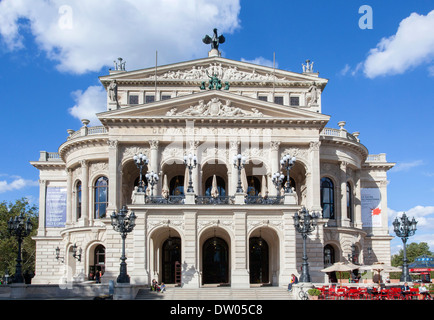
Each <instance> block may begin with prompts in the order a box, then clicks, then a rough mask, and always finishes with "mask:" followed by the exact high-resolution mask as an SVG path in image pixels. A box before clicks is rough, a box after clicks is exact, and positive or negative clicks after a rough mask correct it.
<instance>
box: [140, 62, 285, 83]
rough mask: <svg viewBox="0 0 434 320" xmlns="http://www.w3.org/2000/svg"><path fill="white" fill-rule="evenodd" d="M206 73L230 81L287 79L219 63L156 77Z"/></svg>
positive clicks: (184, 77) (193, 76)
mask: <svg viewBox="0 0 434 320" xmlns="http://www.w3.org/2000/svg"><path fill="white" fill-rule="evenodd" d="M208 74H215V75H216V76H217V77H218V78H219V79H222V80H232V81H243V80H250V81H255V80H256V81H273V80H277V81H279V80H281V81H283V80H287V79H286V78H285V77H283V78H277V77H275V76H274V75H273V74H270V73H266V74H259V73H257V72H256V70H255V69H253V70H252V71H250V72H246V71H242V70H239V69H238V67H236V66H222V64H221V63H214V64H210V65H209V66H208V67H206V66H193V67H192V68H190V69H187V70H177V71H173V70H170V71H167V72H165V73H163V74H161V75H158V76H157V78H158V79H167V80H194V79H208ZM153 79H155V75H152V76H149V77H148V78H146V79H145V80H153Z"/></svg>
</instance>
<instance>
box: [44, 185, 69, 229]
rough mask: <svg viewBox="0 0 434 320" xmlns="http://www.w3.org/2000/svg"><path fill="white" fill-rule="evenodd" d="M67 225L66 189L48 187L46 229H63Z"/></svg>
mask: <svg viewBox="0 0 434 320" xmlns="http://www.w3.org/2000/svg"><path fill="white" fill-rule="evenodd" d="M65 223H66V188H62V187H47V196H46V198H45V227H46V228H63V227H65Z"/></svg>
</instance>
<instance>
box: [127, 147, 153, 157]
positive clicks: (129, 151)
mask: <svg viewBox="0 0 434 320" xmlns="http://www.w3.org/2000/svg"><path fill="white" fill-rule="evenodd" d="M139 153H143V154H144V155H146V156H147V157H148V158H149V157H150V156H149V148H146V147H137V146H133V147H132V146H131V147H124V148H123V150H122V160H125V159H127V158H128V159H132V158H133V157H134V156H135V155H136V154H139Z"/></svg>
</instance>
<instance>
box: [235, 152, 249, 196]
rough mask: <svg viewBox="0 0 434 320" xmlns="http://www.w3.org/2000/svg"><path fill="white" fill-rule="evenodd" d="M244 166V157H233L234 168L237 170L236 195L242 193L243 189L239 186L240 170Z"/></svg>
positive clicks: (239, 155)
mask: <svg viewBox="0 0 434 320" xmlns="http://www.w3.org/2000/svg"><path fill="white" fill-rule="evenodd" d="M245 164H246V157H243V156H242V155H241V154H238V155H236V156H234V167H235V168H237V170H238V185H237V193H243V187H242V186H241V169H243V168H244V165H245Z"/></svg>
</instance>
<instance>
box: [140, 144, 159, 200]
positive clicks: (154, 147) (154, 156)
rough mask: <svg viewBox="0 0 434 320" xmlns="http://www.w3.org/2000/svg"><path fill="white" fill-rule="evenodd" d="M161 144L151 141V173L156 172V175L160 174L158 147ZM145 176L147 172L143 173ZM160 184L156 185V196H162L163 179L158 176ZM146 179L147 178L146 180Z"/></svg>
mask: <svg viewBox="0 0 434 320" xmlns="http://www.w3.org/2000/svg"><path fill="white" fill-rule="evenodd" d="M159 144H160V142H159V141H158V140H149V145H150V154H149V157H150V158H149V171H154V172H155V173H156V174H158V175H159V174H160V166H159V157H158V146H159ZM143 174H144V175H145V174H146V172H144V173H143ZM158 178H159V180H158V183H156V184H155V185H154V196H158V195H161V184H162V183H163V177H160V176H158ZM145 179H146V178H145Z"/></svg>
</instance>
